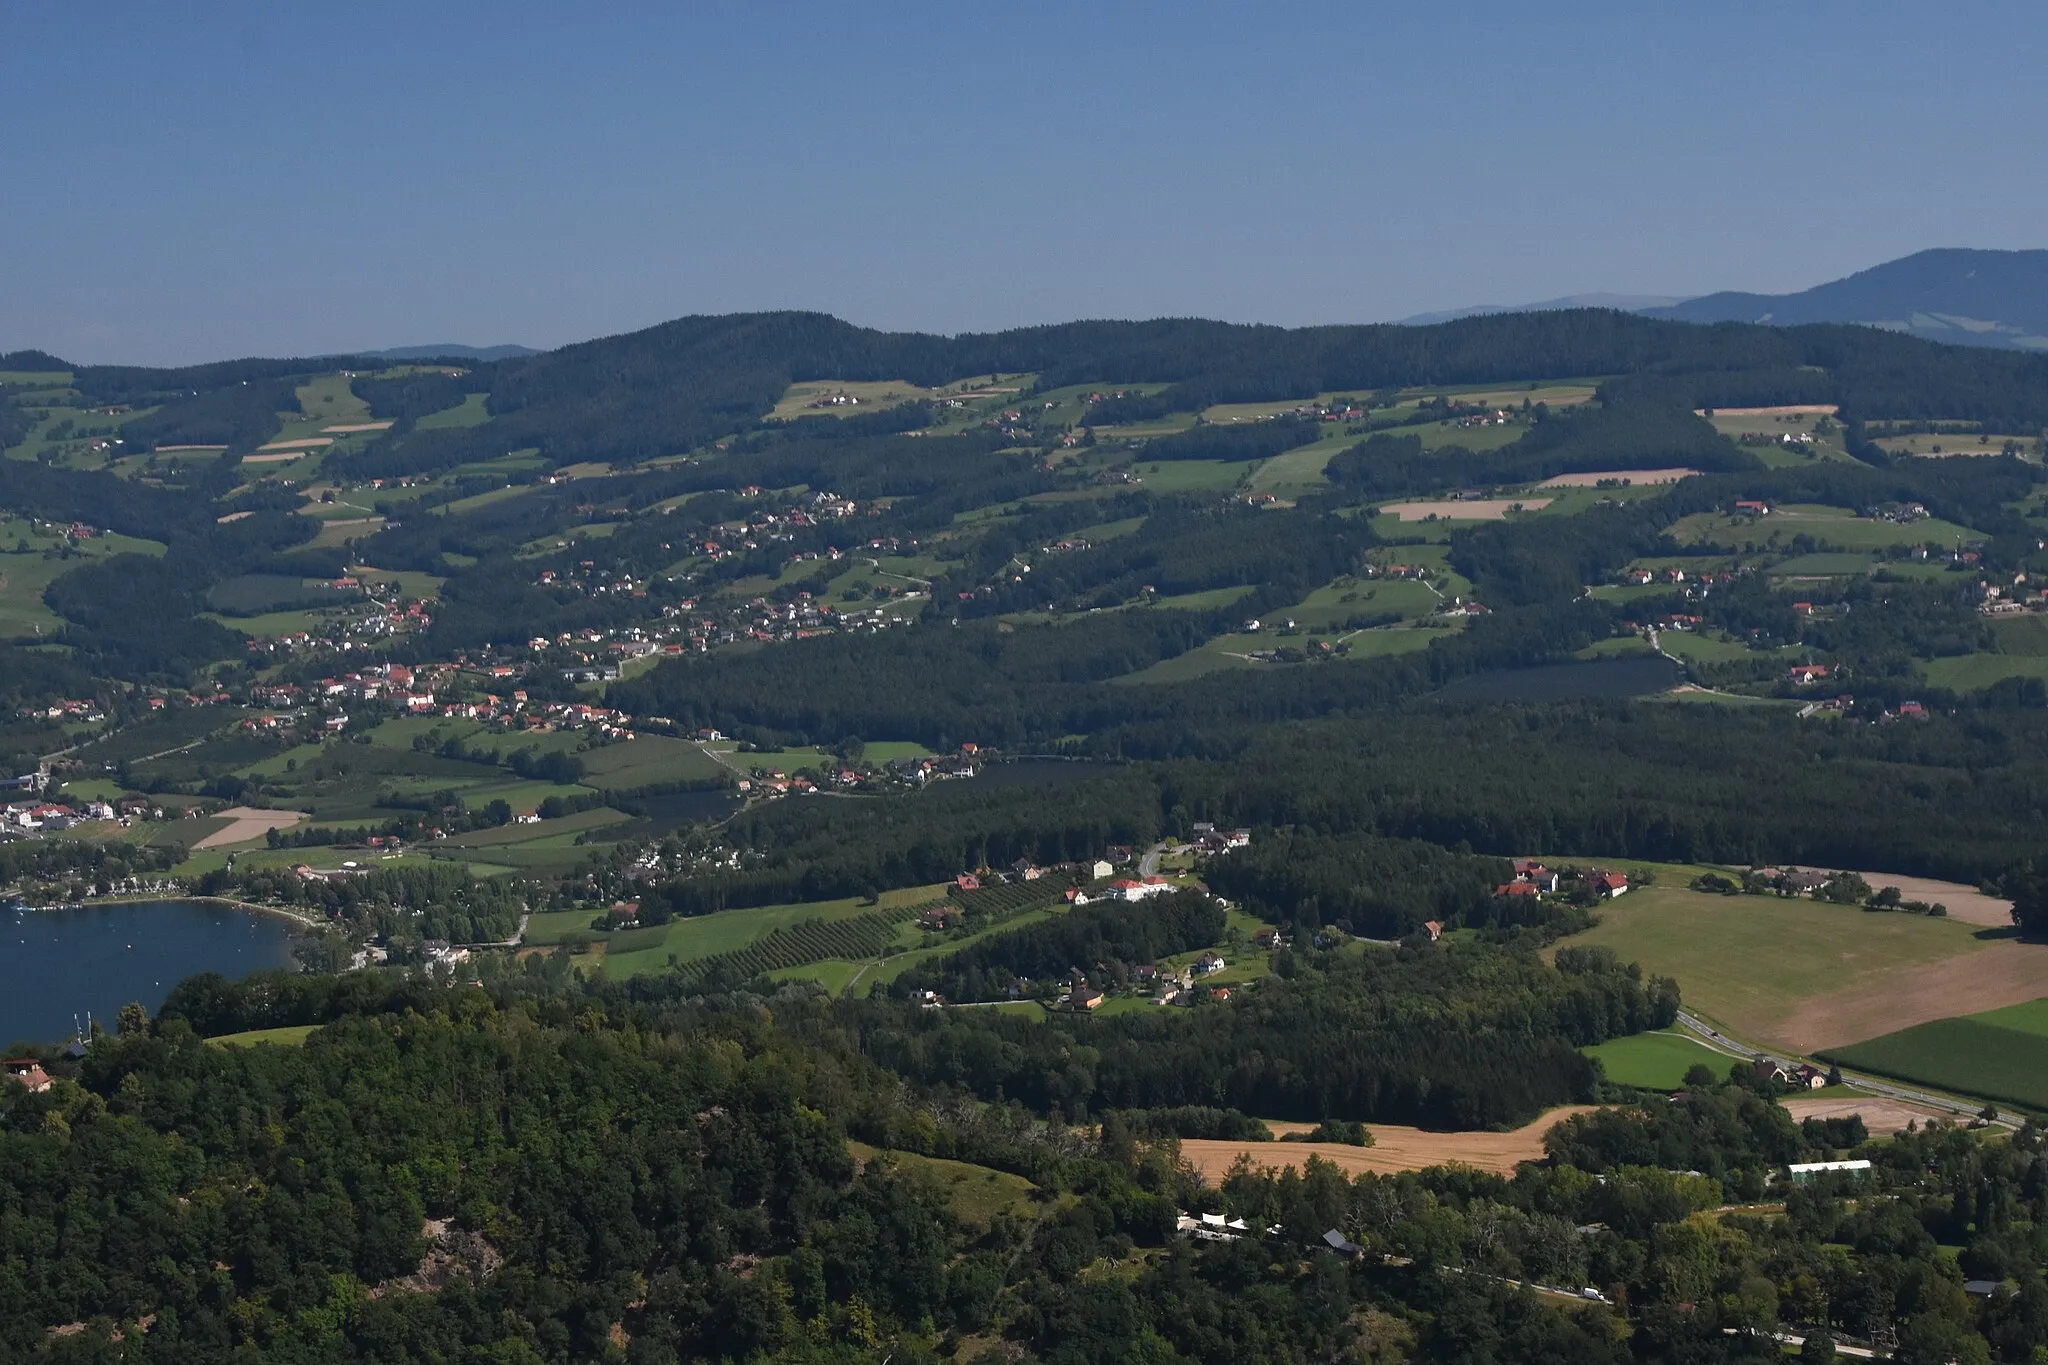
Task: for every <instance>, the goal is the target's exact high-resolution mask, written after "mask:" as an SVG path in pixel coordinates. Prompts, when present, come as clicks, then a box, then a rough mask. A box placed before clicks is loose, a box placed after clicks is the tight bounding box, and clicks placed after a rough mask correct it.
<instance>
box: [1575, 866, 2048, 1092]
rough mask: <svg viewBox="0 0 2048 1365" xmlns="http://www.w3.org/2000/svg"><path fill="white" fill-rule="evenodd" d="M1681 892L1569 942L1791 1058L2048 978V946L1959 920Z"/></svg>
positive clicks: (1666, 880) (1625, 905) (1656, 892)
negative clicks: (1657, 980) (1616, 959)
mask: <svg viewBox="0 0 2048 1365" xmlns="http://www.w3.org/2000/svg"><path fill="white" fill-rule="evenodd" d="M1684 880H1685V879H1684V878H1681V877H1679V876H1675V875H1667V876H1663V877H1661V878H1660V882H1661V884H1659V885H1653V886H1647V887H1639V888H1638V889H1636V890H1633V891H1630V892H1629V893H1628V895H1626V896H1625V897H1623V898H1622V899H1620V900H1618V901H1613V902H1610V903H1608V904H1606V905H1603V906H1602V907H1601V908H1600V911H1599V914H1600V918H1601V922H1600V924H1599V925H1598V926H1596V927H1595V928H1593V929H1590V930H1588V931H1586V932H1585V933H1583V934H1577V935H1574V936H1573V937H1572V938H1570V939H1568V940H1566V942H1568V943H1574V944H1582V945H1585V946H1588V947H1607V948H1612V949H1613V950H1614V951H1615V952H1616V953H1617V954H1619V955H1620V956H1621V957H1622V958H1623V959H1624V960H1626V961H1631V962H1640V963H1641V964H1642V967H1643V970H1644V971H1646V972H1655V973H1658V974H1661V975H1665V976H1670V977H1674V978H1676V980H1677V981H1678V984H1679V989H1680V990H1681V991H1682V992H1683V993H1684V997H1685V1001H1686V1004H1687V1007H1688V1008H1690V1009H1693V1010H1695V1011H1698V1012H1699V1013H1701V1014H1703V1015H1705V1016H1707V1017H1709V1018H1711V1019H1713V1020H1715V1021H1716V1022H1718V1023H1720V1024H1721V1025H1723V1026H1725V1027H1726V1028H1727V1029H1728V1031H1729V1032H1730V1033H1731V1034H1733V1035H1735V1036H1736V1037H1741V1038H1749V1039H1754V1040H1756V1041H1758V1042H1762V1043H1768V1044H1771V1045H1773V1046H1778V1047H1783V1048H1787V1049H1790V1050H1792V1051H1795V1052H1809V1051H1811V1050H1812V1049H1815V1048H1819V1047H1825V1046H1831V1045H1836V1044H1841V1043H1847V1042H1851V1041H1854V1040H1855V1039H1858V1038H1864V1037H1869V1036H1871V1035H1872V1034H1874V1033H1877V1032H1880V1031H1883V1029H1884V1028H1885V1026H1886V1023H1887V1021H1899V1022H1904V1021H1908V1019H1909V1016H1917V1017H1911V1018H1910V1022H1921V1021H1923V1020H1927V1019H1935V1018H1941V1017H1944V1016H1946V1015H1951V1014H1955V1013H1958V1012H1959V1010H1958V1008H1957V1006H1958V1004H1959V1003H1961V1002H1964V1001H1970V1002H1977V1003H1985V1002H1988V1003H2008V1002H2011V1001H2014V1000H2018V999H2031V998H2032V996H2033V995H2034V994H2036V993H2038V990H2039V981H2040V980H2041V979H2043V978H2042V977H2041V976H2040V975H2039V973H2042V972H2044V971H2048V947H2042V946H2040V945H2034V944H2022V943H2019V942H2017V941H2015V940H2012V939H2005V938H1996V937H1987V936H1985V935H1986V934H1987V932H1988V931H1984V930H1981V929H1979V928H1978V927H1976V926H1972V925H1968V924H1963V923H1959V922H1957V921H1955V920H1948V919H1930V918H1927V917H1925V916H1920V915H1906V914H1884V913H1877V912H1872V911H1866V910H1862V909H1857V908H1852V907H1844V906H1836V905H1827V904H1822V903H1819V902H1815V901H1808V900H1788V899H1781V898H1778V897H1771V896H1718V895H1711V894H1708V893H1705V892H1698V891H1692V890H1690V889H1688V888H1687V887H1686V886H1685V885H1684ZM1674 883H1675V884H1674Z"/></svg>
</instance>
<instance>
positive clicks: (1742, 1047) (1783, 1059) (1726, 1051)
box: [1678, 1010, 2019, 1128]
mask: <svg viewBox="0 0 2048 1365" xmlns="http://www.w3.org/2000/svg"><path fill="white" fill-rule="evenodd" d="M1678 1022H1679V1024H1680V1026H1682V1027H1683V1028H1685V1029H1686V1030H1687V1031H1689V1032H1691V1033H1693V1034H1695V1035H1697V1036H1698V1037H1699V1038H1700V1040H1701V1041H1703V1042H1704V1043H1706V1044H1707V1046H1709V1047H1711V1048H1713V1049H1714V1051H1716V1052H1719V1053H1721V1054H1722V1055H1724V1056H1728V1057H1769V1058H1770V1059H1771V1060H1772V1061H1774V1062H1777V1063H1779V1064H1781V1065H1790V1064H1792V1063H1795V1062H1798V1061H1799V1060H1801V1059H1799V1058H1796V1057H1787V1056H1780V1055H1779V1054H1777V1053H1774V1052H1772V1051H1770V1050H1769V1049H1768V1048H1761V1047H1753V1046H1751V1045H1749V1044H1748V1043H1744V1042H1741V1041H1739V1040H1737V1039H1734V1038H1731V1037H1729V1036H1728V1035H1727V1034H1725V1033H1722V1032H1720V1031H1719V1030H1718V1029H1716V1028H1715V1027H1714V1026H1713V1025H1711V1024H1709V1023H1707V1022H1706V1021H1705V1020H1704V1019H1701V1018H1700V1017H1699V1016H1698V1015H1695V1014H1689V1013H1687V1012H1686V1011H1684V1010H1680V1011H1679V1012H1678ZM1842 1079H1843V1080H1845V1081H1847V1082H1848V1083H1849V1084H1851V1085H1853V1086H1855V1087H1856V1088H1857V1089H1858V1090H1867V1091H1869V1092H1870V1093H1871V1094H1873V1095H1882V1096H1884V1097H1885V1098H1886V1099H1893V1100H1899V1101H1901V1102H1903V1103H1906V1104H1918V1105H1924V1106H1926V1107H1927V1108H1929V1109H1938V1110H1940V1111H1941V1112H1943V1113H1945V1114H1960V1115H1962V1116H1964V1117H1966V1118H1975V1117H1976V1116H1977V1112H1978V1111H1977V1109H1976V1108H1975V1107H1973V1106H1971V1105H1969V1104H1967V1103H1963V1102H1961V1101H1958V1100H1953V1099H1950V1098H1949V1097H1948V1096H1946V1095H1935V1094H1930V1093H1929V1092H1927V1091H1925V1090H1915V1089H1913V1088H1912V1087H1911V1086H1904V1085H1899V1084H1897V1083H1896V1082H1894V1081H1887V1080H1884V1079H1881V1078H1880V1077H1877V1076H1867V1075H1864V1074H1863V1073H1862V1072H1857V1071H1844V1072H1843V1073H1842ZM1997 1122H1998V1124H1999V1126H2000V1127H2003V1128H2017V1127H2019V1123H2018V1122H2017V1121H2016V1120H2014V1119H2010V1118H2007V1117H2005V1116H2004V1115H2002V1114H2001V1115H2000V1116H1999V1117H1998V1119H1997Z"/></svg>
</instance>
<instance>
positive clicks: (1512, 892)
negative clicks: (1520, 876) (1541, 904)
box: [1493, 882, 1538, 900]
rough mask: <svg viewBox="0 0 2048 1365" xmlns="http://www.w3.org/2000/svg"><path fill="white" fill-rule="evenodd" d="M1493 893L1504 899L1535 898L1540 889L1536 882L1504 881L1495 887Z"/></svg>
mask: <svg viewBox="0 0 2048 1365" xmlns="http://www.w3.org/2000/svg"><path fill="white" fill-rule="evenodd" d="M1493 894H1494V895H1496V896H1499V897H1501V898H1502V899H1504V900H1521V899H1527V900H1534V899H1536V896H1537V894H1538V891H1537V887H1536V883H1534V882H1502V883H1501V884H1500V885H1499V886H1496V887H1495V888H1493Z"/></svg>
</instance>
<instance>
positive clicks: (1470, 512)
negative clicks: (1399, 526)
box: [1380, 498, 1551, 521]
mask: <svg viewBox="0 0 2048 1365" xmlns="http://www.w3.org/2000/svg"><path fill="white" fill-rule="evenodd" d="M1550 503H1551V499H1549V498H1461V499H1445V500H1443V501H1440V502H1397V503H1392V504H1390V505H1388V506H1385V507H1382V508H1381V509H1380V511H1382V512H1391V513H1393V514H1394V516H1395V517H1397V518H1399V519H1400V520H1402V521H1424V520H1427V519H1428V518H1429V517H1432V516H1435V517H1439V518H1442V519H1443V520H1445V521H1505V520H1506V519H1507V515H1508V509H1509V508H1510V507H1520V508H1521V509H1522V510H1523V511H1525V512H1534V511H1536V510H1537V509H1539V508H1543V507H1548V506H1550Z"/></svg>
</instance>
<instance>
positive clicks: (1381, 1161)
mask: <svg viewBox="0 0 2048 1365" xmlns="http://www.w3.org/2000/svg"><path fill="white" fill-rule="evenodd" d="M1591 1107H1592V1106H1590V1105H1572V1106H1569V1107H1567V1108H1563V1109H1553V1110H1551V1111H1550V1112H1549V1113H1547V1114H1545V1115H1544V1116H1543V1117H1542V1118H1540V1119H1537V1120H1536V1121H1535V1122H1534V1123H1531V1124H1528V1125H1527V1126H1525V1127H1521V1128H1517V1129H1515V1130H1514V1131H1513V1132H1511V1133H1426V1132H1424V1131H1423V1130H1422V1129H1420V1128H1403V1127H1401V1126H1400V1125H1398V1124H1391V1123H1375V1124H1373V1125H1371V1129H1372V1138H1373V1145H1372V1146H1370V1147H1351V1146H1347V1145H1346V1144H1344V1143H1341V1142H1223V1141H1220V1140H1216V1139H1211V1138H1182V1139H1181V1143H1180V1153H1181V1155H1182V1156H1184V1157H1186V1158H1187V1159H1188V1160H1189V1161H1190V1162H1192V1163H1193V1164H1194V1167H1195V1169H1196V1170H1198V1171H1200V1172H1201V1173H1202V1175H1203V1177H1204V1178H1206V1179H1208V1180H1210V1181H1220V1180H1222V1179H1223V1177H1224V1176H1226V1175H1228V1174H1229V1173H1230V1167H1231V1165H1232V1164H1233V1163H1234V1162H1236V1160H1237V1158H1238V1156H1239V1155H1240V1154H1243V1155H1245V1156H1248V1157H1250V1158H1251V1161H1252V1165H1254V1166H1271V1167H1275V1168H1280V1167H1299V1166H1301V1165H1302V1164H1303V1163H1305V1162H1306V1161H1307V1160H1308V1159H1309V1158H1310V1157H1312V1156H1319V1157H1321V1158H1323V1159H1324V1160H1325V1161H1328V1162H1330V1163H1332V1164H1333V1165H1336V1166H1337V1167H1339V1168H1341V1169H1342V1170H1343V1171H1345V1172H1346V1173H1347V1174H1350V1175H1357V1174H1358V1173H1359V1172H1361V1171H1375V1172H1377V1173H1379V1174H1381V1175H1391V1174H1393V1173H1395V1172H1398V1171H1419V1170H1422V1169H1423V1168H1425V1167H1428V1166H1444V1165H1448V1164H1450V1163H1451V1162H1458V1163H1460V1164H1462V1165H1466V1166H1475V1167H1477V1168H1478V1169H1480V1170H1482V1171H1492V1172H1495V1173H1496V1174H1499V1175H1513V1174H1514V1172H1515V1167H1516V1165H1517V1164H1519V1163H1521V1162H1524V1161H1538V1160H1541V1159H1542V1157H1543V1135H1544V1134H1545V1133H1547V1132H1549V1131H1550V1130H1551V1128H1553V1127H1554V1126H1556V1125H1557V1124H1558V1123H1560V1122H1562V1121H1563V1120H1565V1119H1568V1118H1570V1117H1571V1116H1572V1115H1574V1114H1584V1113H1587V1112H1588V1111H1589V1110H1590V1109H1591ZM1267 1126H1268V1127H1271V1128H1273V1129H1274V1130H1275V1131H1276V1132H1287V1131H1290V1130H1294V1131H1299V1130H1300V1129H1304V1128H1312V1127H1314V1126H1315V1125H1313V1124H1307V1123H1303V1124H1294V1123H1280V1124H1274V1123H1269V1124H1268V1125H1267Z"/></svg>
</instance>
